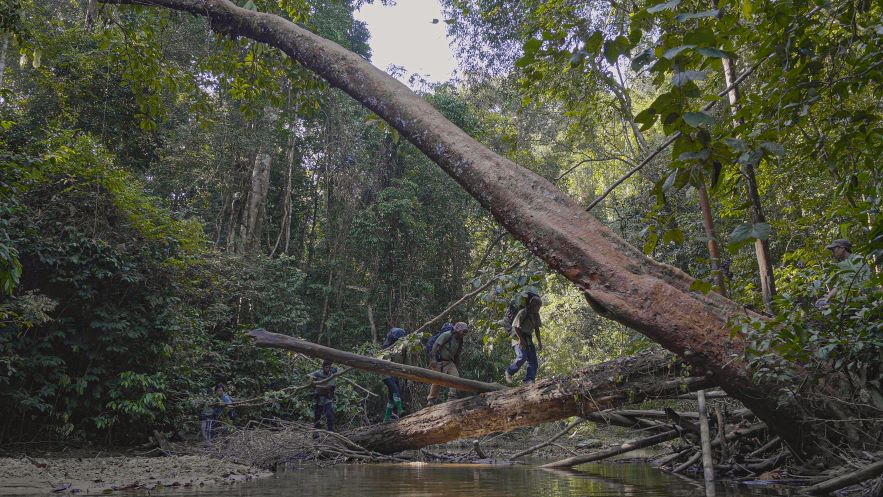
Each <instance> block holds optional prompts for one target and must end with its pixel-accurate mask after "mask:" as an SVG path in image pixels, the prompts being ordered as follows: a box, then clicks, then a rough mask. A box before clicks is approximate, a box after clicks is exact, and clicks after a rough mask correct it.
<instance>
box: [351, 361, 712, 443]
mask: <svg viewBox="0 0 883 497" xmlns="http://www.w3.org/2000/svg"><path fill="white" fill-rule="evenodd" d="M679 366H680V361H677V360H675V358H674V357H672V356H671V355H670V354H668V353H666V352H662V351H654V352H647V353H642V354H638V355H635V356H631V357H626V358H623V359H617V360H613V361H608V362H604V363H601V364H597V365H595V366H592V367H591V368H589V369H586V370H583V371H580V372H578V373H576V374H574V375H573V376H569V377H566V378H548V379H544V380H541V381H537V382H535V383H534V384H530V385H525V386H523V387H520V388H510V389H507V390H501V391H496V392H489V393H483V394H481V395H476V396H473V397H469V398H466V399H461V400H456V401H453V402H446V403H444V404H440V405H436V406H432V407H427V408H426V409H423V410H421V411H419V412H416V413H414V414H411V415H409V416H406V417H404V418H402V419H401V420H399V421H396V422H394V423H384V424H380V425H374V426H368V427H365V428H360V429H358V430H355V431H352V432H349V433H347V436H348V437H349V438H350V439H351V440H352V441H353V442H356V443H357V444H359V445H361V446H362V447H365V448H366V449H370V450H373V451H376V452H382V453H385V454H391V453H395V452H400V451H403V450H409V449H419V448H421V447H426V446H428V445H434V444H438V443H444V442H448V441H450V440H458V439H461V438H474V437H478V436H481V435H486V434H488V433H494V432H499V431H509V430H513V429H515V428H519V427H522V426H534V425H538V424H541V423H547V422H550V421H556V420H559V419H564V418H568V417H570V416H585V415H587V414H589V413H593V412H598V411H603V410H605V409H610V408H614V407H620V406H622V405H623V404H626V403H629V402H641V401H642V400H645V399H649V398H654V397H659V396H665V395H671V394H672V393H674V392H682V391H684V389H687V390H695V389H697V388H703V387H706V386H709V384H710V383H711V382H710V380H707V379H705V378H680V379H677V376H676V375H677V373H678V367H679ZM663 380H668V381H663Z"/></svg>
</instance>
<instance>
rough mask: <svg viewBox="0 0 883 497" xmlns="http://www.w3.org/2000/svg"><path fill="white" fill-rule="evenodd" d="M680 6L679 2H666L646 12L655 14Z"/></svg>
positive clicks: (674, 0)
mask: <svg viewBox="0 0 883 497" xmlns="http://www.w3.org/2000/svg"><path fill="white" fill-rule="evenodd" d="M680 4H681V0H668V1H667V2H662V3H658V4H656V5H654V6H652V7H649V8H648V9H647V12H649V13H651V14H656V13H658V12H662V11H663V10H671V9H673V8H675V7H677V6H678V5H680Z"/></svg>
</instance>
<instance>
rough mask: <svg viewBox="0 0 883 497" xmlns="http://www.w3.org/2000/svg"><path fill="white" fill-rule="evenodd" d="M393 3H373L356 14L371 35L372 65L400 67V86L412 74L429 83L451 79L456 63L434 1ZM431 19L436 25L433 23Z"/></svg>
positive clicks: (407, 0) (400, 1)
mask: <svg viewBox="0 0 883 497" xmlns="http://www.w3.org/2000/svg"><path fill="white" fill-rule="evenodd" d="M397 2H398V3H397V4H396V5H390V6H384V5H382V4H381V3H380V1H379V0H375V2H374V3H373V4H370V5H365V6H363V7H362V8H361V9H360V10H359V11H358V12H356V15H355V17H356V19H358V20H360V21H364V22H365V23H367V25H368V30H369V31H370V32H371V39H370V40H369V42H368V43H369V44H370V45H371V52H372V55H371V60H372V63H373V64H374V65H375V66H377V67H379V68H380V69H383V70H384V71H387V72H390V71H389V70H388V68H389V66H390V65H391V64H392V65H396V66H403V67H404V68H405V72H404V74H402V75H397V77H398V78H399V80H401V81H403V82H404V83H407V82H408V81H407V80H408V77H409V76H410V75H411V74H412V73H418V74H420V75H421V76H422V77H424V78H426V79H427V80H428V81H430V82H443V81H448V80H449V79H451V77H452V76H453V74H454V70H455V69H456V67H457V62H456V61H455V60H454V55H453V54H452V53H451V48H450V46H449V43H450V41H449V40H448V38H447V36H446V35H445V31H446V27H447V24H445V22H444V18H443V16H442V12H441V6H439V4H438V2H437V0H397ZM433 19H438V20H439V22H438V23H437V24H433V23H432V20H433Z"/></svg>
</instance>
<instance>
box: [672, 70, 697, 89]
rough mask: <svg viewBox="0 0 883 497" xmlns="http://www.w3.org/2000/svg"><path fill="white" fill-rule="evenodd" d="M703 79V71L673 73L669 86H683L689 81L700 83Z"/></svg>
mask: <svg viewBox="0 0 883 497" xmlns="http://www.w3.org/2000/svg"><path fill="white" fill-rule="evenodd" d="M704 79H705V71H682V72H679V73H675V75H674V77H672V79H671V84H673V85H675V86H684V85H686V84H687V83H689V82H690V81H702V80H704Z"/></svg>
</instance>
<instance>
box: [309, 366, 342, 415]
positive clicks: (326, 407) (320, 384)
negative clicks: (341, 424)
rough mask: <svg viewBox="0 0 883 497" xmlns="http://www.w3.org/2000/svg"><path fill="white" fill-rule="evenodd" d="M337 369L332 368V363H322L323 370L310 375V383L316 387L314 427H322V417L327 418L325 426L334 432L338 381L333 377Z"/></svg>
mask: <svg viewBox="0 0 883 497" xmlns="http://www.w3.org/2000/svg"><path fill="white" fill-rule="evenodd" d="M336 373H337V368H335V367H333V366H332V363H331V361H329V360H328V359H325V360H324V361H322V369H320V370H318V371H313V372H312V373H310V374H309V377H310V383H313V384H314V385H315V388H316V389H315V391H314V395H315V400H316V403H315V405H314V406H313V427H314V428H317V429H318V428H321V427H322V416H325V426H326V427H327V429H328V431H334V390H335V388H336V387H337V380H336V379H334V378H333V376H334V375H335V374H336Z"/></svg>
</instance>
